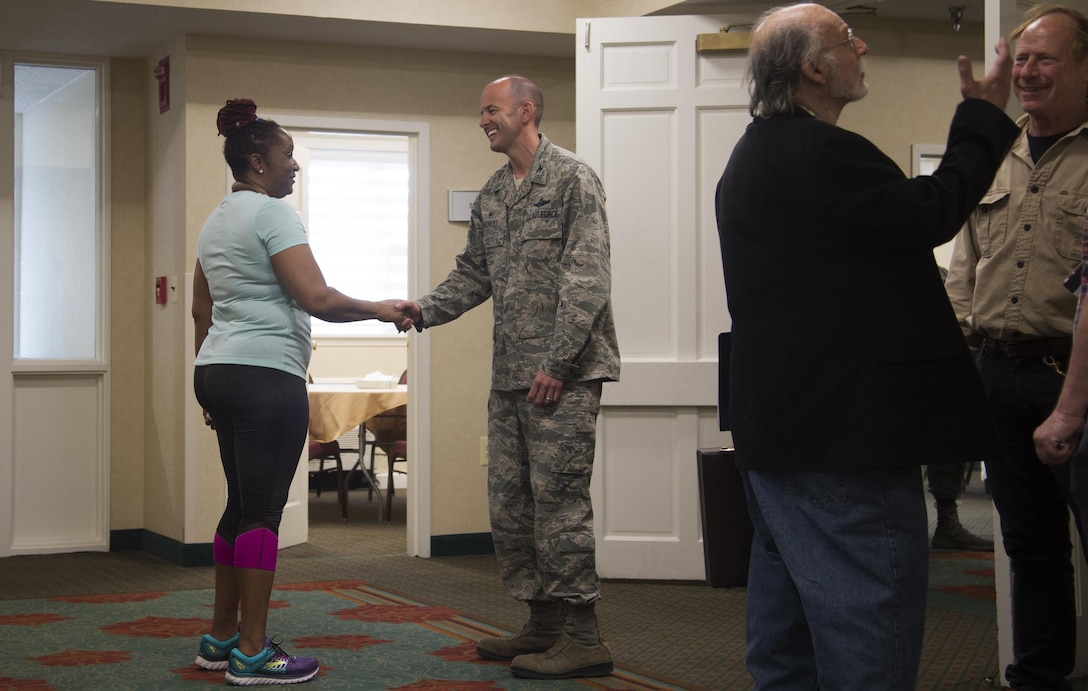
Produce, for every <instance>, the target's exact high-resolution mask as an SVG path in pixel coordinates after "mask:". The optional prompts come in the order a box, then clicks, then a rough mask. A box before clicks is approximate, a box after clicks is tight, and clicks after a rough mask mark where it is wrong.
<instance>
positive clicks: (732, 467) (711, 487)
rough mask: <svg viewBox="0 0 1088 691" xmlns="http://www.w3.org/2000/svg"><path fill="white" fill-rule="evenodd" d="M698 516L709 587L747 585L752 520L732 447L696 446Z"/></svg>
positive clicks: (738, 586) (741, 586)
mask: <svg viewBox="0 0 1088 691" xmlns="http://www.w3.org/2000/svg"><path fill="white" fill-rule="evenodd" d="M696 462H697V464H698V468H699V515H700V517H701V519H702V522H703V558H704V560H705V562H706V580H707V583H708V584H710V586H711V587H712V588H743V587H745V586H747V585H748V560H749V558H750V557H751V555H752V521H751V519H749V518H748V503H747V501H746V500H745V498H744V484H743V483H742V482H741V479H740V472H739V471H738V470H737V466H736V464H735V462H734V459H733V450H732V449H699V450H698V452H697V455H696Z"/></svg>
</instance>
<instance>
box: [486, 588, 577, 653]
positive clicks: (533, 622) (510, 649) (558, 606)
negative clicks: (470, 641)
mask: <svg viewBox="0 0 1088 691" xmlns="http://www.w3.org/2000/svg"><path fill="white" fill-rule="evenodd" d="M565 623H566V612H565V611H564V609H563V603H562V602H557V601H554V600H549V601H548V602H530V603H529V621H528V622H526V624H525V626H523V627H522V628H521V631H520V632H518V633H516V634H514V635H513V636H502V637H501V638H500V637H498V636H488V637H486V638H481V639H480V640H479V641H477V642H476V654H477V655H479V656H480V657H482V658H484V659H486V660H504V661H506V660H513V659H514V658H515V657H517V656H518V655H524V654H527V653H541V652H544V651H545V650H548V649H549V648H551V647H552V646H553V645H554V644H555V642H556V641H557V640H559V637H560V636H561V635H562V634H563V626H564V624H565Z"/></svg>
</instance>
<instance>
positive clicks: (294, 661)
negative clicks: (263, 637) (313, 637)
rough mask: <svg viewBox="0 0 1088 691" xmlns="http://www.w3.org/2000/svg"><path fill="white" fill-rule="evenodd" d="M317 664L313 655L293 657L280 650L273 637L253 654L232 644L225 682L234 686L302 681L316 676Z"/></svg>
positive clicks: (299, 682)
mask: <svg viewBox="0 0 1088 691" xmlns="http://www.w3.org/2000/svg"><path fill="white" fill-rule="evenodd" d="M318 667H319V665H318V664H317V660H315V659H314V658H312V657H294V656H293V655H288V654H287V653H285V652H283V648H281V647H280V646H279V645H278V644H277V643H275V642H274V641H267V642H266V645H265V647H264V650H262V651H261V652H259V653H257V654H256V655H254V656H253V657H249V656H247V655H244V654H243V653H242V651H241V650H239V649H238V648H235V649H234V650H232V651H231V652H230V662H229V663H228V664H227V683H228V684H233V685H235V686H258V685H263V684H301V683H302V682H304V681H310V680H311V679H313V678H314V677H315V676H317V670H318Z"/></svg>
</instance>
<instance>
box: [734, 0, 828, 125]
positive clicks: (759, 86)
mask: <svg viewBox="0 0 1088 691" xmlns="http://www.w3.org/2000/svg"><path fill="white" fill-rule="evenodd" d="M783 9H785V6H783V7H776V8H773V9H770V10H768V11H766V12H764V13H763V15H762V16H761V17H760V18H759V20H758V21H756V24H755V26H754V27H753V29H752V35H753V38H755V37H756V35H757V34H759V33H760V30H761V29H762V30H763V31H765V32H769V33H768V34H767V36H760V37H759V39H758V40H755V41H753V42H752V48H751V50H750V51H749V53H748V75H747V76H748V90H749V94H750V98H749V101H748V112H749V113H751V114H752V116H753V117H759V116H763V117H766V116H770V115H785V114H788V113H792V112H793V111H794V101H793V97H794V94H795V93H796V91H797V87H798V86H800V84H801V69H802V68H803V67H804V65H805V64H807V63H809V62H811V61H813V60H815V59H816V56H817V55H819V54H820V52H821V51H822V50H823V42H822V38H821V36H820V34H819V32H818V27H817V25H816V23H815V22H813V21H812V20H811V19H810V18H805V17H803V16H800V15H794V16H786V17H781V18H776V19H775V22H774V25H773V26H771V27H765V26H764V24H765V23H766V22H767V20H768V19H771V18H772V17H773V16H774V15H775V14H776V13H778V12H779V11H780V10H783Z"/></svg>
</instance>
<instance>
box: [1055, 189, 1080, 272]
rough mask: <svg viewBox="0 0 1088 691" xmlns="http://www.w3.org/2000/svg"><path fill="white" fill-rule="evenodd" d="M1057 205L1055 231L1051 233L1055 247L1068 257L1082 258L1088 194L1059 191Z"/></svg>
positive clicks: (1063, 255) (1059, 252)
mask: <svg viewBox="0 0 1088 691" xmlns="http://www.w3.org/2000/svg"><path fill="white" fill-rule="evenodd" d="M1057 206H1058V209H1057V211H1055V212H1054V219H1053V220H1054V231H1055V232H1053V233H1051V234H1050V237H1051V239H1052V240H1053V242H1054V249H1056V250H1057V251H1058V254H1060V255H1061V256H1062V257H1065V258H1066V259H1080V255H1081V246H1082V245H1083V243H1084V240H1083V235H1084V224H1085V214H1086V213H1088V196H1086V195H1083V194H1075V193H1073V192H1067V191H1066V190H1062V191H1061V192H1059V193H1058V204H1057Z"/></svg>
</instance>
